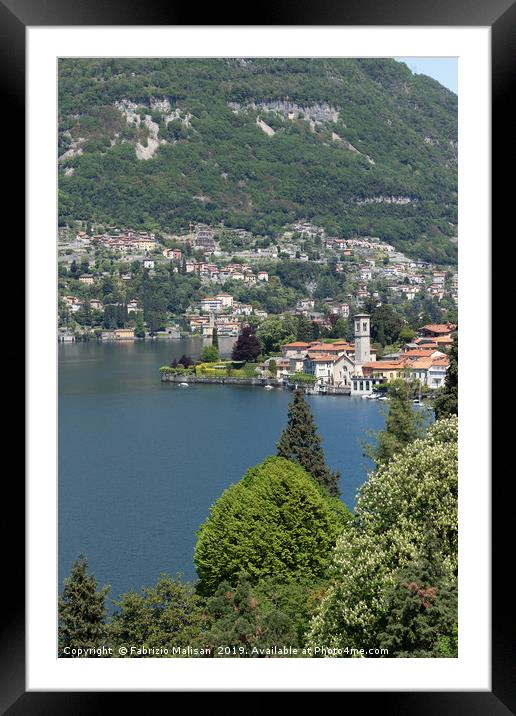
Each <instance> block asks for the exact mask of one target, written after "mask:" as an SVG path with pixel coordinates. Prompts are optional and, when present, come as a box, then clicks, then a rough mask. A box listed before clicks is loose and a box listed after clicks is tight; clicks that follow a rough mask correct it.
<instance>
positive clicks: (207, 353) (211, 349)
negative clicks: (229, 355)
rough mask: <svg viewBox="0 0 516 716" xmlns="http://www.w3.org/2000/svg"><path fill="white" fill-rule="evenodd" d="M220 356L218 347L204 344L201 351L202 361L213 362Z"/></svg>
mask: <svg viewBox="0 0 516 716" xmlns="http://www.w3.org/2000/svg"><path fill="white" fill-rule="evenodd" d="M219 358H220V355H219V349H218V348H217V347H216V346H213V345H211V346H204V348H203V349H202V353H201V361H202V362H203V363H215V362H216V361H218V360H219Z"/></svg>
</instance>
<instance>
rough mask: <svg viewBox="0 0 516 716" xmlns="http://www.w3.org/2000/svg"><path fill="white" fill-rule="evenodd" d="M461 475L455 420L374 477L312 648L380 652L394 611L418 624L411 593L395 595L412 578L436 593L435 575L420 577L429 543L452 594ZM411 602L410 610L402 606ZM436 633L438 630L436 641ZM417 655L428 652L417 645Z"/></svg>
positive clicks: (339, 552)
mask: <svg viewBox="0 0 516 716" xmlns="http://www.w3.org/2000/svg"><path fill="white" fill-rule="evenodd" d="M457 467H458V454H457V419H456V418H448V419H444V420H439V421H437V422H436V423H434V424H433V425H432V426H431V427H430V428H429V430H428V433H427V436H426V437H425V438H422V439H419V440H415V441H414V442H413V443H411V444H410V445H408V446H407V447H405V448H404V449H403V450H402V451H401V452H400V453H399V454H398V455H396V456H395V457H393V459H392V460H391V461H390V462H389V463H388V464H387V465H385V466H383V467H380V468H379V469H378V470H377V471H376V472H375V473H373V474H372V475H370V476H369V479H368V481H367V482H366V483H365V484H364V485H363V486H362V488H361V489H360V491H359V496H358V500H357V505H356V510H355V514H356V520H355V522H354V523H353V524H349V525H346V526H345V528H344V531H343V534H342V535H341V537H340V538H339V539H338V541H337V545H336V548H335V551H334V555H333V570H334V572H333V574H334V582H333V584H332V585H331V586H330V587H329V589H328V590H327V592H326V595H325V597H324V599H323V601H322V603H321V607H320V609H319V611H318V613H317V615H316V616H315V617H314V619H313V620H312V624H311V629H310V634H309V642H310V643H312V644H313V645H316V644H326V645H328V646H333V647H345V646H354V647H356V648H364V647H367V646H371V645H379V635H380V633H382V632H384V630H385V629H386V626H385V624H386V620H387V621H388V616H389V612H390V610H391V609H392V608H393V605H394V604H395V605H397V606H396V608H398V609H401V610H402V611H404V610H405V609H407V610H408V611H407V613H408V615H409V616H410V615H411V616H410V618H411V619H412V618H419V616H418V615H419V612H417V610H416V612H417V613H416V614H414V610H413V606H414V604H416V606H417V601H414V600H413V597H414V593H413V594H412V596H411V594H410V592H412V588H411V589H409V592H405V593H402V597H403V598H402V599H401V603H400V599H399V597H396V596H393V589H394V590H396V585H398V586H399V585H400V584H401V583H402V582H403V583H405V580H406V579H409V578H410V579H411V581H413V582H414V583H415V584H418V586H419V587H421V586H422V587H424V588H427V587H429V586H431V587H435V586H436V584H435V583H433V582H434V579H435V578H436V575H432V576H431V577H429V576H428V575H426V574H425V573H424V572H423V573H421V571H419V573H415V572H414V570H416V568H417V569H419V570H420V569H421V564H420V561H421V559H422V558H423V557H424V556H425V555H427V554H428V549H427V545H428V542H429V540H430V539H431V540H432V544H433V549H432V553H431V559H432V563H433V564H440V565H441V569H442V572H441V574H440V575H437V577H438V579H439V581H438V586H439V589H441V590H452V591H453V584H454V583H455V580H456V575H457ZM418 565H419V566H418ZM406 570H409V571H410V572H411V574H408V573H407V572H406ZM418 580H419V582H418ZM407 583H410V582H407ZM416 596H417V595H416ZM406 599H408V600H409V604H406V605H405V606H404V604H403V602H405V600H406ZM414 599H415V597H414ZM411 601H413V602H414V603H413V604H412V606H411V605H410V602H411ZM448 626H449V622H447V627H448ZM447 627H446V628H447ZM388 631H389V636H388V638H387V637H386V640H387V641H388V642H389V643H390V644H392V643H395V644H396V648H399V649H400V651H403V649H404V648H405V647H404V644H405V645H406V644H407V643H408V642H407V641H406V638H405V637H404V638H403V639H401V640H398V641H396V638H397V637H396V634H395V633H394V632H393V633H391V631H392V630H388ZM438 633H439V630H436V631H435V635H436V637H437V635H438ZM440 636H452V633H449V634H440ZM393 639H394V640H395V641H394V642H393V641H392V640H393ZM417 648H418V649H419V648H422V649H424V648H426V646H425V645H424V644H423V645H422V644H421V643H420V642H419V645H418V647H417Z"/></svg>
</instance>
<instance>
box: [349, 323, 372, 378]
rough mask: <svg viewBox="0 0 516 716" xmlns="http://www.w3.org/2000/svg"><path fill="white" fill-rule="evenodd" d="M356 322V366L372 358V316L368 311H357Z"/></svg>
mask: <svg viewBox="0 0 516 716" xmlns="http://www.w3.org/2000/svg"><path fill="white" fill-rule="evenodd" d="M353 320H354V322H355V368H357V369H358V368H359V367H360V366H361V365H362V364H363V363H368V362H369V361H370V360H371V344H370V339H371V317H370V316H369V314H368V313H357V315H356V316H354V318H353Z"/></svg>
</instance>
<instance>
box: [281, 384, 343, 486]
mask: <svg viewBox="0 0 516 716" xmlns="http://www.w3.org/2000/svg"><path fill="white" fill-rule="evenodd" d="M276 447H277V450H278V455H279V456H280V457H285V458H287V460H292V462H297V463H298V464H299V465H301V467H304V469H305V470H306V471H307V472H308V473H309V474H310V475H312V477H313V478H314V479H315V480H316V481H317V482H318V483H319V484H320V485H322V487H324V488H325V489H326V491H327V492H328V493H329V494H330V495H334V496H338V495H339V494H340V490H339V479H340V473H338V472H331V470H330V469H329V468H328V466H327V465H326V462H325V460H324V453H323V449H322V447H321V438H320V437H319V435H318V434H317V428H316V426H315V422H314V419H313V415H312V412H311V410H310V406H309V405H308V403H307V402H306V400H305V395H304V392H303V391H302V390H300V389H297V390H295V391H294V398H293V400H292V401H291V402H290V405H289V406H288V424H287V427H286V428H285V429H284V430H283V432H282V433H281V437H280V439H279V441H278V443H277V445H276Z"/></svg>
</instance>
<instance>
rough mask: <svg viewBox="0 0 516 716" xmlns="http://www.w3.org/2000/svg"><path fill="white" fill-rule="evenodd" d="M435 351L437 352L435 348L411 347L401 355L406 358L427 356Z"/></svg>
mask: <svg viewBox="0 0 516 716" xmlns="http://www.w3.org/2000/svg"><path fill="white" fill-rule="evenodd" d="M436 352H437V353H438V352H439V351H438V349H437V348H411V349H410V350H408V351H404V352H403V355H404V356H406V357H407V358H429V357H430V356H431V355H432V354H433V353H436Z"/></svg>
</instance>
